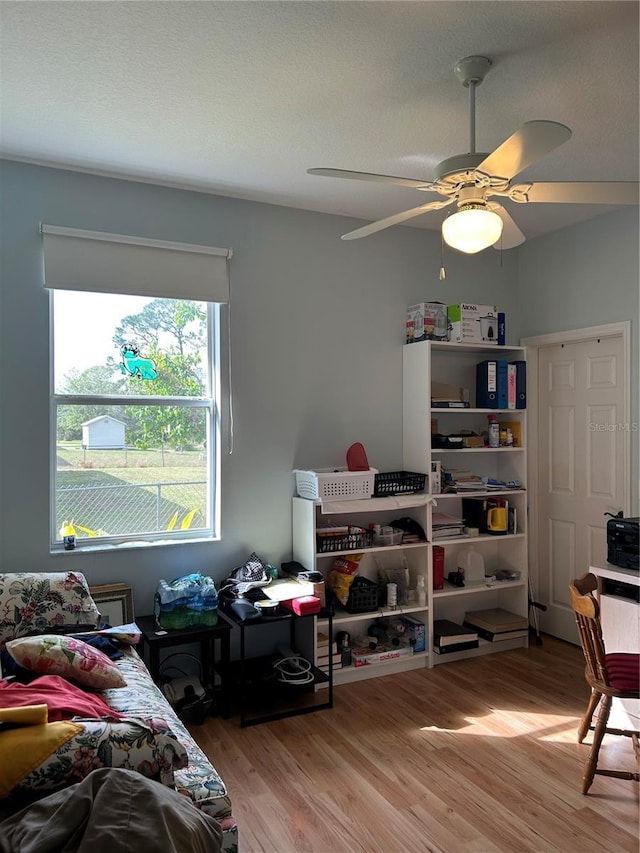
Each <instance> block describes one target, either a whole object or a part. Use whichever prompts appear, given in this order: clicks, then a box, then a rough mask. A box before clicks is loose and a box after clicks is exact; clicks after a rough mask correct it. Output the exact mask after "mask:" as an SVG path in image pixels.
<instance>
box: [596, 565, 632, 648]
mask: <svg viewBox="0 0 640 853" xmlns="http://www.w3.org/2000/svg"><path fill="white" fill-rule="evenodd" d="M589 571H590V572H593V574H594V575H596V577H597V578H598V587H599V588H598V599H599V601H600V621H601V623H602V635H603V637H604V644H605V648H606V650H607V652H640V604H638V602H637V601H632V600H630V599H629V598H621V597H619V596H617V595H611V594H607V593H606V591H605V590H606V581H607V580H608V581H613V582H615V583H623V584H626V585H628V586H631V587H634V588H638V587H640V572H635V571H633V570H632V569H621V568H619V567H618V566H613V565H612V564H611V563H604V564H603V565H602V566H590V567H589Z"/></svg>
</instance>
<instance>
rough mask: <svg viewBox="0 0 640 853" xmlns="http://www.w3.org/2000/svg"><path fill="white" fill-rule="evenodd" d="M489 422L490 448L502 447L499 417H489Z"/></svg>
mask: <svg viewBox="0 0 640 853" xmlns="http://www.w3.org/2000/svg"><path fill="white" fill-rule="evenodd" d="M487 420H488V421H489V447H500V425H499V424H498V417H497V415H487Z"/></svg>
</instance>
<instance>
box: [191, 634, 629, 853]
mask: <svg viewBox="0 0 640 853" xmlns="http://www.w3.org/2000/svg"><path fill="white" fill-rule="evenodd" d="M587 698H588V688H587V686H586V684H585V681H584V676H583V659H582V652H581V650H580V649H579V648H578V647H576V646H572V645H570V644H568V643H564V642H562V641H560V640H555V639H553V638H550V637H544V639H543V644H542V645H541V646H536V645H533V644H532V645H531V647H530V648H529V649H518V650H515V651H511V652H503V653H501V654H494V655H490V656H486V657H482V658H475V659H473V660H467V661H462V662H459V663H451V664H445V665H440V666H437V667H434V668H433V669H431V670H417V671H412V672H408V673H401V674H398V675H390V676H388V677H385V678H376V679H371V680H368V681H361V682H357V683H354V684H349V685H343V686H340V687H336V688H335V707H334V708H333V709H331V710H324V711H318V712H315V713H312V714H307V715H305V716H300V717H292V718H289V719H285V720H281V721H278V722H273V723H267V724H262V725H257V726H254V727H250V728H245V729H241V728H240V727H239V725H238V718H237V717H232V718H231V719H228V720H223V719H221V718H218V717H212V718H209V719H207V721H206V722H205V723H204V724H203V725H201V726H198V725H192V726H190V730H191V732H192V734H193V735H194V737H195V738H196V740H197V741H198V743H199V744H200V746H201V747H202V748H203V749H204V751H205V752H206V753H207V755H208V756H209V758H210V760H211V761H212V762H213V764H214V765H215V766H216V768H217V769H218V771H219V772H220V775H221V776H222V778H223V779H224V780H225V783H226V784H227V787H228V789H229V792H230V795H231V799H232V802H233V812H234V815H235V818H236V820H237V822H238V827H239V837H240V845H239V849H240V853H404V852H405V851H415V853H422V852H423V851H430V853H556V851H557V853H573V851H576V853H602V851H607V853H618V851H624V853H626V851H629V853H631V851H632V853H638V827H639V800H638V784H637V783H635V782H629V781H626V780H620V779H613V778H607V777H601V776H596V778H595V781H594V783H593V786H592V788H591V792H590V793H589V795H588V796H583V795H582V794H581V793H580V790H581V778H582V766H583V763H584V760H585V759H586V755H587V753H588V749H589V747H588V745H587V743H586V742H585V743H584V744H582V745H579V744H578V743H577V741H576V730H577V726H578V721H579V719H580V717H581V715H582V713H583V712H584V709H585V707H586V703H587ZM587 741H588V742H589V743H590V736H588V737H587ZM600 763H601V765H603V766H604V765H605V763H606V764H607V765H608V766H613V767H616V768H618V769H627V770H634V769H635V759H634V756H633V750H632V747H631V742H630V740H629V739H628V738H620V737H614V736H609V735H607V736H606V737H605V741H604V745H603V747H602V750H601V762H600Z"/></svg>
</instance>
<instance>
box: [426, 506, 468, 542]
mask: <svg viewBox="0 0 640 853" xmlns="http://www.w3.org/2000/svg"><path fill="white" fill-rule="evenodd" d="M431 529H432V535H433V539H434V540H436V539H452V538H454V537H456V536H463V535H464V519H463V518H459V517H456V516H453V515H447V513H446V512H434V513H433V517H432V519H431Z"/></svg>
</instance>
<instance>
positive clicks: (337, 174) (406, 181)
mask: <svg viewBox="0 0 640 853" xmlns="http://www.w3.org/2000/svg"><path fill="white" fill-rule="evenodd" d="M307 175H321V176H322V177H324V178H350V179H351V180H353V181H376V182H378V183H381V184H397V185H398V186H401V187H413V189H417V190H420V189H423V190H430V189H434V190H435V187H434V185H433V184H432V183H431V182H430V181H418V180H417V179H414V178H397V177H395V176H394V175H376V174H373V173H372V172H351V171H350V170H349V169H324V168H323V169H307Z"/></svg>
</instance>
